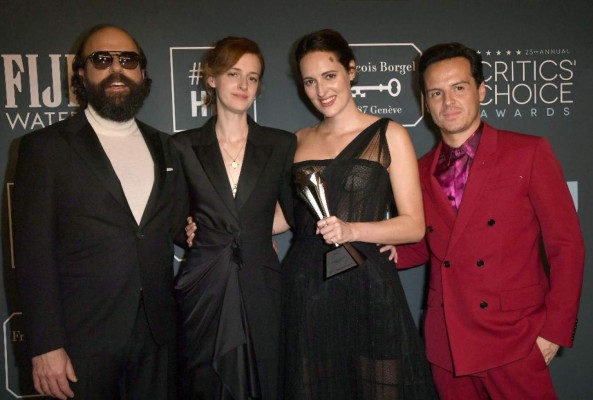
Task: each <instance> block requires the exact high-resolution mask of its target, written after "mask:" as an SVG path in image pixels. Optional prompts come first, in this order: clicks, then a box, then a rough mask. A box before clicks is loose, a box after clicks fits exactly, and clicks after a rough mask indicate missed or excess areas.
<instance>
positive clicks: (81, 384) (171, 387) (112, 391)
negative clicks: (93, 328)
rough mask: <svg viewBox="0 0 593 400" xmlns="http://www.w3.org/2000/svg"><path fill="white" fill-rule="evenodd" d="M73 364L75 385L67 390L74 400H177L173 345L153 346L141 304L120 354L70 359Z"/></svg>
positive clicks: (175, 362)
mask: <svg viewBox="0 0 593 400" xmlns="http://www.w3.org/2000/svg"><path fill="white" fill-rule="evenodd" d="M171 329H174V327H172V328H171ZM92 345H93V344H92V343H89V346H92ZM72 363H73V366H74V371H75V373H76V376H77V378H78V382H76V383H70V387H71V388H72V390H73V392H74V398H75V399H77V400H117V399H121V400H146V399H151V400H161V399H162V400H174V399H177V387H176V380H177V375H176V371H177V367H176V366H177V360H176V345H175V343H171V344H167V345H161V346H159V345H157V344H156V342H155V341H154V339H153V337H152V333H151V332H150V327H149V326H148V321H147V319H146V313H145V311H144V304H143V302H142V301H140V304H139V306H138V312H137V314H136V322H135V324H134V330H133V332H132V335H131V337H130V339H129V340H128V343H127V344H126V345H125V347H124V348H123V351H121V352H120V353H119V354H98V355H95V356H93V357H88V358H72Z"/></svg>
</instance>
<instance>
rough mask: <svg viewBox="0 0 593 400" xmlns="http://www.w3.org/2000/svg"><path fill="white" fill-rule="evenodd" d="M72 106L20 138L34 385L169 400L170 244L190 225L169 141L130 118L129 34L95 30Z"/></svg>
mask: <svg viewBox="0 0 593 400" xmlns="http://www.w3.org/2000/svg"><path fill="white" fill-rule="evenodd" d="M73 72H74V74H73V77H72V85H73V87H74V91H75V93H76V95H77V97H78V101H79V103H80V105H81V109H80V111H79V112H78V113H77V114H76V115H75V116H74V117H72V118H69V119H67V120H65V121H61V122H58V123H56V124H54V125H52V126H49V127H47V128H44V129H42V130H39V131H37V132H33V133H31V134H28V135H25V136H24V137H23V138H22V140H21V144H20V148H19V159H18V164H17V171H16V179H15V190H14V198H13V201H14V227H15V229H14V235H15V264H16V266H17V280H18V285H19V291H20V295H21V307H22V311H23V318H24V321H25V329H26V335H27V339H26V340H27V345H28V348H29V350H30V354H31V357H32V364H33V379H34V384H35V388H36V389H37V391H39V393H41V394H44V395H47V396H52V397H57V398H60V399H66V398H70V397H73V396H74V394H76V398H81V399H110V400H111V399H120V398H126V399H148V398H150V399H170V398H175V397H176V395H175V392H176V390H175V375H176V374H175V364H176V357H175V347H176V346H175V336H176V335H175V323H176V321H175V302H174V299H173V297H172V293H171V288H172V286H173V245H172V237H173V233H174V230H175V228H176V227H177V226H181V225H182V221H183V216H184V215H186V210H185V208H186V207H185V201H186V200H185V199H186V198H187V194H186V193H185V186H184V184H183V178H182V175H181V169H180V168H179V163H178V159H177V156H176V154H175V152H174V151H173V150H172V147H171V145H170V143H169V136H168V135H166V134H164V133H161V132H158V131H156V130H155V129H153V128H151V127H149V126H148V125H146V124H143V123H142V122H140V121H138V120H136V119H135V118H134V117H135V115H136V113H137V112H138V111H139V110H140V108H141V107H142V104H143V101H144V99H145V98H146V97H147V95H148V93H149V91H150V83H151V80H150V79H149V78H148V75H147V73H146V57H145V56H144V53H143V51H142V49H141V48H140V46H139V45H138V43H137V42H136V41H135V40H134V39H133V38H132V37H131V36H130V35H129V34H128V33H127V32H126V31H124V30H122V29H121V28H119V27H116V26H111V25H103V26H98V27H94V28H92V29H91V30H90V31H89V32H88V33H87V34H86V35H85V36H84V37H83V38H82V40H81V42H80V46H79V48H78V51H77V52H76V55H75V58H74V62H73Z"/></svg>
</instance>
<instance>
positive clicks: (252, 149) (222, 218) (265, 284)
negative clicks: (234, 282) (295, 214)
mask: <svg viewBox="0 0 593 400" xmlns="http://www.w3.org/2000/svg"><path fill="white" fill-rule="evenodd" d="M215 123H216V118H215V117H214V118H211V119H210V120H209V121H208V122H207V123H206V124H205V125H204V126H202V127H201V128H198V129H193V130H190V131H186V132H182V133H179V134H177V135H175V137H174V143H175V145H176V147H177V149H178V151H179V152H180V157H181V162H182V164H183V170H184V171H185V174H186V180H187V186H188V190H189V198H190V214H191V215H192V216H193V218H194V220H195V221H196V223H197V226H198V231H197V235H196V241H195V243H194V246H193V247H192V249H191V250H190V251H189V253H187V255H186V257H187V265H186V266H182V269H181V270H180V273H179V275H180V276H179V277H178V279H180V280H181V281H183V282H184V283H183V284H187V285H188V286H189V285H191V282H189V281H191V280H193V278H192V277H190V276H186V274H185V273H186V272H189V271H190V270H191V271H192V272H190V274H194V272H195V274H196V277H198V276H199V274H200V272H199V271H200V270H201V271H205V270H206V269H208V268H211V263H212V262H218V261H213V260H221V259H222V258H223V257H224V255H223V253H221V250H220V249H223V248H229V247H228V246H231V247H233V248H234V250H233V251H234V253H235V254H234V256H235V257H237V258H240V262H241V263H242V265H243V266H242V268H241V270H240V272H239V281H240V286H241V291H242V293H243V297H244V301H245V309H246V313H247V317H248V321H249V326H250V328H251V334H252V337H253V342H254V345H255V353H256V356H257V358H258V359H270V358H272V359H273V358H276V357H277V356H278V337H279V327H280V300H281V299H280V290H281V274H280V273H281V268H280V263H279V260H278V256H277V255H276V252H275V251H274V249H273V247H272V223H273V220H274V209H275V205H276V202H277V201H279V202H280V205H281V206H282V209H283V211H284V214H285V216H286V218H287V219H288V221H289V223H290V222H291V220H292V185H291V167H292V163H293V159H294V152H295V148H296V137H295V136H294V134H292V133H289V132H286V131H282V130H279V129H273V128H267V127H262V126H260V125H258V124H256V123H255V122H254V121H253V120H251V119H249V134H248V138H247V144H246V147H245V156H244V160H243V167H242V170H241V177H240V180H239V186H238V190H237V195H236V197H235V198H233V195H232V192H231V188H230V184H229V179H228V177H227V173H226V170H225V166H224V162H223V159H222V154H221V151H220V148H219V145H218V141H217V140H216V133H215V130H214V126H215ZM220 262H222V261H220ZM187 267H190V268H187ZM178 285H179V284H178ZM198 296H201V295H200V294H198ZM204 297H206V298H207V297H208V294H207V293H206V294H204ZM187 301H190V302H192V300H190V299H187V298H186V299H185V300H182V309H185V308H187V309H186V310H185V312H184V314H185V315H186V316H187V315H189V313H191V312H192V311H193V315H196V314H197V315H202V318H204V316H203V314H200V313H199V312H196V311H195V309H194V310H191V309H189V308H190V307H192V306H191V305H189V304H183V303H184V302H187ZM198 318H199V317H198ZM191 345H192V344H191V343H190V346H191ZM198 347H199V346H198ZM207 351H208V350H204V349H201V348H196V352H200V353H206V352H207ZM189 353H190V354H185V355H186V357H189V358H190V359H191V358H193V357H194V356H195V355H194V354H191V353H193V351H191V350H190V351H189ZM194 361H195V360H194Z"/></svg>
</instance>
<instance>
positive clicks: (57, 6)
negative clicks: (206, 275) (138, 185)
mask: <svg viewBox="0 0 593 400" xmlns="http://www.w3.org/2000/svg"><path fill="white" fill-rule="evenodd" d="M591 17H593V6H592V5H591V2H589V1H588V0H573V1H551V0H540V1H536V0H514V1H500V0H488V1H484V0H472V1H453V0H448V1H442V0H441V1H434V0H423V1H413V0H383V1H365V0H358V1H356V0H350V1H347V0H333V1H321V0H316V1H309V0H299V1H280V0H277V1H261V0H244V1H240V0H216V1H215V0H202V1H189V0H184V1H181V0H179V1H168V2H164V1H158V0H143V1H125V0H117V1H89V0H87V1H80V0H78V1H56V0H54V1H46V0H28V1H23V0H13V1H9V0H0V57H1V58H2V60H1V65H0V74H1V75H2V76H3V78H4V79H3V80H2V81H0V82H1V83H0V109H1V111H0V146H1V149H2V150H1V151H0V168H2V172H3V173H4V174H3V175H4V185H3V191H2V213H1V228H2V272H3V274H2V276H1V278H2V282H0V285H2V286H3V288H4V296H0V321H2V322H3V325H2V328H3V330H2V334H3V338H4V347H3V349H2V351H1V353H2V357H1V358H2V359H3V361H4V364H3V365H4V368H3V370H2V368H0V375H3V377H4V383H5V385H4V389H2V388H1V387H0V399H10V398H15V397H17V398H20V397H28V396H30V395H32V394H34V390H33V389H32V385H31V379H30V371H29V367H28V360H27V357H26V356H25V352H24V344H25V342H26V340H27V334H26V332H24V331H23V329H22V321H21V315H20V309H19V305H18V296H17V294H16V291H15V284H14V272H15V268H18V266H14V265H13V263H12V254H11V235H10V193H11V182H12V179H13V174H14V166H15V161H16V160H15V149H16V145H17V142H18V138H19V137H20V136H22V135H23V134H25V133H27V132H29V131H32V130H35V129H39V128H42V127H44V126H47V125H49V124H51V123H54V122H56V121H58V120H61V119H64V118H66V117H67V116H68V115H70V114H71V113H73V112H74V111H75V109H76V107H75V104H74V99H73V98H72V97H71V95H69V88H68V83H67V82H68V74H69V73H70V71H69V69H68V66H69V64H70V63H71V61H72V55H71V54H72V53H73V45H74V42H75V40H76V39H77V37H78V36H79V35H80V33H81V32H82V31H83V30H85V29H87V28H89V27H90V26H92V25H95V24H98V23H107V22H108V23H115V24H118V25H121V26H123V27H124V28H126V29H127V30H129V31H130V32H131V33H132V34H133V35H134V36H135V37H136V38H137V39H138V41H139V42H140V44H141V45H142V46H143V48H144V50H145V52H146V54H147V56H148V60H149V62H148V71H149V74H150V76H151V77H152V78H153V80H154V84H153V87H152V93H151V95H150V97H149V98H148V100H147V102H146V104H145V106H144V108H143V109H142V111H141V112H140V115H139V118H140V119H142V120H144V121H145V122H147V123H149V124H152V125H153V126H155V127H157V128H159V129H161V130H163V131H165V132H168V133H173V132H177V131H181V130H185V129H188V128H193V127H196V126H200V125H201V124H203V123H204V121H205V120H206V119H207V118H208V117H209V116H210V110H209V109H207V108H205V107H203V106H202V103H201V98H202V90H203V88H202V87H201V85H200V84H199V80H198V78H199V76H201V74H202V70H201V64H200V59H201V57H202V55H203V53H204V51H205V49H206V48H207V47H208V46H209V45H211V44H212V43H213V42H214V41H215V40H217V39H219V38H221V37H224V36H227V35H240V36H247V37H249V38H252V39H254V40H255V41H257V42H258V43H259V44H260V46H261V48H262V50H263V52H264V55H265V58H266V64H267V68H266V74H265V77H264V81H263V82H264V83H263V85H264V86H263V91H262V94H261V96H260V97H259V98H258V99H257V102H256V104H255V105H254V107H253V109H252V110H251V113H252V115H253V116H254V117H255V118H256V119H257V121H258V122H259V123H260V124H263V125H269V126H274V127H280V128H284V129H287V130H291V131H295V130H297V129H298V128H299V127H302V126H305V125H309V124H313V123H315V121H316V118H317V117H316V116H315V114H314V113H313V112H312V111H311V110H310V108H309V107H307V105H306V103H305V101H304V100H303V99H302V98H300V97H299V94H298V90H297V85H296V84H295V81H294V79H293V77H292V74H291V67H290V63H289V54H290V49H291V47H292V46H293V45H294V42H295V41H296V40H297V39H298V38H299V37H300V36H302V35H303V34H305V33H308V32H310V31H313V30H317V29H321V28H326V27H329V28H333V29H336V30H338V31H340V32H342V33H343V34H344V36H345V37H346V38H347V39H348V40H349V42H350V43H351V44H352V45H353V46H355V47H354V49H355V53H356V56H357V58H358V66H359V70H358V72H359V75H360V78H359V84H358V86H357V87H354V88H353V90H352V95H353V96H354V97H355V98H356V101H357V103H358V105H359V106H360V108H361V109H362V110H363V111H365V112H369V113H373V114H378V115H382V116H387V117H391V118H393V119H395V120H396V121H399V122H400V123H402V124H404V125H406V126H407V127H408V130H409V132H410V134H411V136H412V139H413V141H414V144H415V145H416V151H417V153H418V155H419V156H420V155H422V154H424V153H426V152H427V151H428V150H429V149H430V148H431V147H432V146H434V145H435V143H436V138H437V135H436V134H435V130H434V127H433V126H432V125H431V124H430V123H429V121H427V118H425V116H424V115H423V112H422V107H421V106H420V104H421V98H420V96H419V95H418V94H417V90H416V89H415V87H414V83H413V82H414V76H415V70H416V63H415V60H416V58H417V57H418V56H419V55H420V53H421V51H422V50H423V49H425V48H427V47H429V46H430V45H432V44H434V43H437V42H444V41H460V42H463V43H465V44H467V45H469V46H471V47H473V48H475V49H477V50H478V51H480V53H481V54H482V56H483V59H484V66H485V72H486V84H487V97H486V100H485V102H484V105H483V115H482V117H483V118H484V119H485V120H486V121H488V123H490V124H492V125H494V126H496V127H501V128H506V129H512V130H518V131H522V132H527V133H532V134H536V135H541V136H545V137H547V138H548V139H549V140H550V142H551V143H552V145H553V147H554V149H555V151H556V154H557V156H558V157H559V159H560V161H561V162H562V165H563V166H564V173H565V177H566V180H567V181H568V184H569V186H570V189H571V192H572V194H573V198H574V201H575V204H576V205H577V206H578V213H579V217H580V220H581V224H582V230H583V233H584V235H585V242H586V245H587V253H588V254H591V252H592V250H593V249H592V241H591V237H592V231H593V218H592V204H593V192H592V185H593V163H592V162H591V154H592V152H593V134H592V132H591V129H592V127H593V110H592V100H591V94H592V93H593V71H592V64H593V53H592V51H593V50H592V49H593V28H592V27H591V26H592V23H591ZM81 190H83V188H81ZM30 229H31V241H32V242H33V243H34V242H35V227H34V226H32V227H30ZM289 240H290V235H289V234H285V235H283V236H281V237H280V238H279V243H280V246H281V250H282V254H284V252H285V251H286V248H287V246H288V244H289ZM590 267H591V261H590V257H589V258H588V261H587V265H586V272H585V282H584V287H583V296H582V300H581V310H580V313H579V326H578V330H577V332H576V341H575V347H574V348H573V349H567V350H565V351H563V352H562V354H560V356H559V357H557V359H555V360H554V362H553V363H552V366H551V369H552V374H553V379H554V382H555V384H556V387H557V390H558V393H559V396H560V398H561V399H570V400H572V399H590V398H593V379H592V377H593V375H592V371H593V342H592V341H591V340H590V338H591V335H592V333H593V313H592V311H593V287H592V286H593V276H592V274H591V271H590ZM424 273H425V270H424V268H417V269H415V270H412V271H406V272H404V273H402V277H403V280H404V283H405V289H406V293H407V294H408V299H409V302H410V306H411V308H412V311H413V314H414V317H415V318H416V320H417V322H419V323H420V321H421V315H422V298H423V290H424ZM72 301H76V299H72Z"/></svg>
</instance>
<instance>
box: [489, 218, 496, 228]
mask: <svg viewBox="0 0 593 400" xmlns="http://www.w3.org/2000/svg"><path fill="white" fill-rule="evenodd" d="M495 223H496V221H495V220H493V219H491V220H489V221H488V226H494V224H495Z"/></svg>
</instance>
